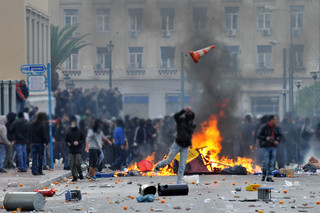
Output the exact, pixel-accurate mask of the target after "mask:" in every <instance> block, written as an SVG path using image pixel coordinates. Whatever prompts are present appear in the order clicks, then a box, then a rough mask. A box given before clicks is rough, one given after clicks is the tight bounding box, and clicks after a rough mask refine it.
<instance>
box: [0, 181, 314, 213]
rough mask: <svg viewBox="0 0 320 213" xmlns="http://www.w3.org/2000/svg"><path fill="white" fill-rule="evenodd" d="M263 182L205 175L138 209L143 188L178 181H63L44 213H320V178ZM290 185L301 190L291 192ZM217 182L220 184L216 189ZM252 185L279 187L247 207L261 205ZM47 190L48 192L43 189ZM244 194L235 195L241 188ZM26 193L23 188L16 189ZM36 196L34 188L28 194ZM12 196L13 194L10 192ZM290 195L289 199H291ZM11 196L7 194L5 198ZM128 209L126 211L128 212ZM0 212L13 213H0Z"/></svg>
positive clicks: (294, 189)
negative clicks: (68, 196)
mask: <svg viewBox="0 0 320 213" xmlns="http://www.w3.org/2000/svg"><path fill="white" fill-rule="evenodd" d="M260 179H261V177H260V176H255V175H246V176H223V175H201V176H200V182H199V184H189V194H188V195H187V196H167V197H159V196H158V195H157V194H156V196H155V200H154V202H151V203H138V202H137V200H136V199H135V198H136V196H137V195H138V192H139V184H154V185H156V184H157V183H160V184H174V183H175V181H176V176H168V177H159V176H153V177H141V176H133V177H114V178H100V179H99V180H98V181H89V180H88V179H84V180H81V181H78V182H76V183H73V184H71V183H70V180H68V181H67V182H66V181H65V180H64V177H63V175H62V176H61V181H62V182H61V183H60V181H59V185H54V186H53V185H51V186H50V185H48V187H49V188H50V187H52V186H53V187H54V188H55V189H57V190H58V191H57V192H56V194H62V195H61V196H54V197H48V198H47V199H46V204H45V207H44V209H43V210H42V211H43V212H56V213H61V212H68V213H69V212H83V213H84V212H88V213H89V212H91V213H95V212H114V213H116V212H150V213H152V212H177V213H178V212H246V213H249V212H259V211H260V212H264V213H266V212H268V213H269V212H270V213H271V212H277V213H278V212H317V213H318V212H320V205H318V204H317V201H320V186H319V181H320V176H318V175H299V176H297V175H296V176H295V177H291V178H277V180H275V182H274V183H266V182H264V183H262V182H261V180H260ZM285 181H289V182H291V183H294V182H296V184H295V185H299V186H287V185H286V183H285ZM215 182H217V183H215ZM53 183H54V182H53ZM249 184H261V185H262V186H265V187H273V188H274V190H273V191H272V201H271V202H262V201H256V202H241V201H243V200H245V199H247V200H248V199H249V200H250V199H257V194H258V193H257V192H252V191H246V189H245V188H246V186H247V185H249ZM41 187H42V186H41ZM237 187H241V191H237V192H235V188H237ZM67 189H71V190H72V189H77V190H80V191H81V193H82V200H81V201H77V202H65V196H64V193H63V192H64V191H65V190H67ZM16 190H21V187H18V188H16ZM28 190H32V188H30V187H29V188H28ZM28 190H27V191H28ZM10 191H12V188H11V189H10ZM285 192H286V193H285ZM2 193H5V192H2ZM125 209H126V210H125ZM0 212H7V211H6V210H0Z"/></svg>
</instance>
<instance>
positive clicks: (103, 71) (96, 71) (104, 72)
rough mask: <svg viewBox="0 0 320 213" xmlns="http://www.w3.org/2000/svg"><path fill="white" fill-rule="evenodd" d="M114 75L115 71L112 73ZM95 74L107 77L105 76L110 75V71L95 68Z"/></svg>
mask: <svg viewBox="0 0 320 213" xmlns="http://www.w3.org/2000/svg"><path fill="white" fill-rule="evenodd" d="M111 72H112V73H113V71H111ZM94 74H95V75H96V76H105V75H109V69H98V68H95V69H94Z"/></svg>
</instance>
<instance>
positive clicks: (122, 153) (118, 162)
mask: <svg viewBox="0 0 320 213" xmlns="http://www.w3.org/2000/svg"><path fill="white" fill-rule="evenodd" d="M114 151H115V160H114V163H113V164H112V167H114V168H115V169H117V170H122V169H123V164H124V162H125V160H126V157H127V156H126V150H122V149H121V144H120V143H118V144H115V145H114Z"/></svg>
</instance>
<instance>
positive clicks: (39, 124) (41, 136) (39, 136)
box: [29, 112, 49, 175]
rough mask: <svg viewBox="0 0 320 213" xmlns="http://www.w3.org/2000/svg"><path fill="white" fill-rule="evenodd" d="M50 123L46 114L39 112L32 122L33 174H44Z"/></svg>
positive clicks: (30, 136) (30, 138) (30, 139)
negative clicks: (43, 168)
mask: <svg viewBox="0 0 320 213" xmlns="http://www.w3.org/2000/svg"><path fill="white" fill-rule="evenodd" d="M48 136H49V133H48V125H47V123H46V114H45V113H42V112H41V113H39V114H37V117H36V120H35V121H33V122H32V123H31V124H30V128H29V141H30V143H31V153H32V174H33V175H44V174H43V173H42V165H43V157H44V149H45V148H46V147H48V143H49V137H48Z"/></svg>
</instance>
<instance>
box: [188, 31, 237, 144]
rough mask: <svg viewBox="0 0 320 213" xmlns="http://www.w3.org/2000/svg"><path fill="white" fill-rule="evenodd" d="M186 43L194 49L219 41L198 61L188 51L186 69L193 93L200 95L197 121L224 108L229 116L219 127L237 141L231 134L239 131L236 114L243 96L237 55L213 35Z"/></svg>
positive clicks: (228, 136) (223, 118)
mask: <svg viewBox="0 0 320 213" xmlns="http://www.w3.org/2000/svg"><path fill="white" fill-rule="evenodd" d="M185 44H190V49H193V50H198V49H201V48H204V47H207V46H209V45H212V44H214V45H215V49H213V50H212V51H210V52H209V53H208V54H206V55H205V56H204V57H202V58H201V59H200V60H199V63H198V64H196V63H194V62H193V61H192V59H190V56H189V55H188V54H186V55H185V57H186V58H185V59H186V60H185V61H186V62H187V63H186V66H185V67H186V68H185V69H186V73H187V79H188V81H189V83H190V84H191V85H192V90H191V91H190V92H191V95H192V96H193V97H195V99H196V100H195V102H193V105H194V106H193V108H194V109H195V112H196V118H197V119H196V121H197V123H198V124H200V123H202V122H203V121H206V120H208V119H209V118H210V116H211V115H213V114H215V115H219V113H220V112H221V111H222V110H224V115H225V116H224V117H220V118H219V129H220V130H221V132H222V135H223V137H224V138H225V140H233V141H234V138H233V139H232V138H230V136H231V135H235V134H234V131H235V130H236V125H237V123H236V122H235V119H234V114H235V110H236V107H237V103H238V98H239V96H240V80H241V79H240V76H239V72H238V70H239V69H238V66H237V64H238V61H237V58H236V57H233V56H231V55H230V54H229V51H228V49H227V46H226V45H225V44H223V43H221V42H219V41H217V40H214V39H212V37H208V36H204V35H201V36H199V35H196V36H194V37H191V38H190V39H189V40H188V41H186V43H185ZM223 105H225V107H224V108H223Z"/></svg>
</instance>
